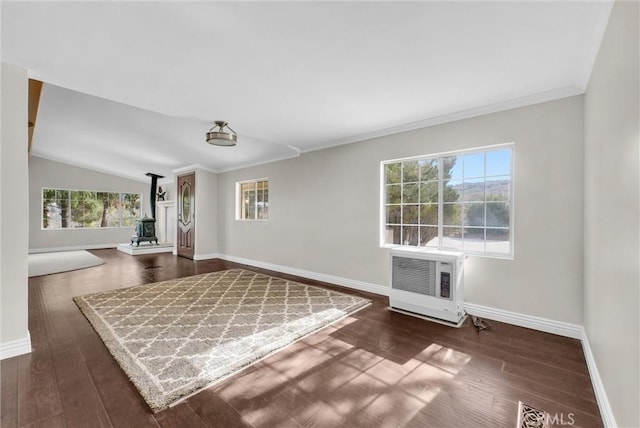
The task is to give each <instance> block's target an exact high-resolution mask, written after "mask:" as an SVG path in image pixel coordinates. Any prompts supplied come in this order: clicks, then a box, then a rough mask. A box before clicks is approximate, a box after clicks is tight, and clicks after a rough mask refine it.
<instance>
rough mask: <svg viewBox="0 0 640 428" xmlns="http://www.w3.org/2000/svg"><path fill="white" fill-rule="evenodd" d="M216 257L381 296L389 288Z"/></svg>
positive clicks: (220, 256)
mask: <svg viewBox="0 0 640 428" xmlns="http://www.w3.org/2000/svg"><path fill="white" fill-rule="evenodd" d="M217 258H220V259H223V260H228V261H230V262H236V263H242V264H245V265H249V266H255V267H258V268H262V269H269V270H274V271H277V272H282V273H288V274H290V275H297V276H302V277H304V278H309V279H315V280H316V281H322V282H328V283H331V284H336V285H341V286H343V287H348V288H353V289H355V290H360V291H366V292H368V293H373V294H380V295H382V296H388V295H389V288H388V287H385V286H383V285H378V284H372V283H369V282H364V281H358V280H355V279H349V278H343V277H341V276H334V275H328V274H324V273H320V272H313V271H309V270H304V269H297V268H291V267H288V266H282V265H276V264H272V263H266V262H260V261H257V260H251V259H245V258H242V257H235V256H228V255H226V254H218V255H217Z"/></svg>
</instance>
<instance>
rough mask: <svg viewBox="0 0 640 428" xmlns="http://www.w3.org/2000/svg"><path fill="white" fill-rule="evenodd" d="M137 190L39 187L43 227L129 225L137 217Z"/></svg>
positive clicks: (138, 210)
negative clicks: (114, 190)
mask: <svg viewBox="0 0 640 428" xmlns="http://www.w3.org/2000/svg"><path fill="white" fill-rule="evenodd" d="M141 200H142V195H140V194H139V193H117V192H95V191H90V190H68V189H42V228H43V229H72V228H73V229H78V228H80V229H98V228H106V227H132V226H135V224H136V222H137V220H138V219H139V218H140V201H141Z"/></svg>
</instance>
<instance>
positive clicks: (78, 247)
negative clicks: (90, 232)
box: [29, 244, 120, 254]
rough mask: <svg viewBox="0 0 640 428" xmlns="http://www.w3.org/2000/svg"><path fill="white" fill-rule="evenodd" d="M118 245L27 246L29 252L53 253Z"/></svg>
mask: <svg viewBox="0 0 640 428" xmlns="http://www.w3.org/2000/svg"><path fill="white" fill-rule="evenodd" d="M118 245H120V244H89V245H72V246H69V247H49V248H29V254H36V253H53V252H56V251H78V250H102V249H105V248H117V247H118Z"/></svg>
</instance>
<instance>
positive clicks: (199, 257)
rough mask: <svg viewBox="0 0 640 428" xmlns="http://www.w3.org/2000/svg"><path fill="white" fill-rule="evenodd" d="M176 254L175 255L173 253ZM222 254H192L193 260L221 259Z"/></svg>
mask: <svg viewBox="0 0 640 428" xmlns="http://www.w3.org/2000/svg"><path fill="white" fill-rule="evenodd" d="M173 254H177V253H173ZM223 258H224V257H223V256H222V254H218V253H209V254H194V255H193V260H196V261H197V260H211V259H223Z"/></svg>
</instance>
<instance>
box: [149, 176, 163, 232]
mask: <svg viewBox="0 0 640 428" xmlns="http://www.w3.org/2000/svg"><path fill="white" fill-rule="evenodd" d="M146 175H147V176H148V177H151V191H150V192H149V206H150V208H151V218H152V219H154V220H155V219H156V192H157V187H158V178H164V176H163V175H158V174H154V173H152V172H147V174H146Z"/></svg>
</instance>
